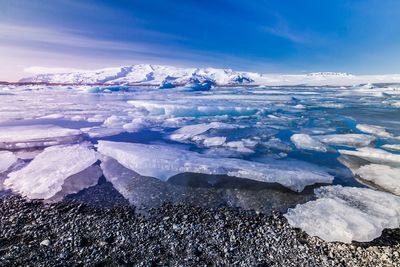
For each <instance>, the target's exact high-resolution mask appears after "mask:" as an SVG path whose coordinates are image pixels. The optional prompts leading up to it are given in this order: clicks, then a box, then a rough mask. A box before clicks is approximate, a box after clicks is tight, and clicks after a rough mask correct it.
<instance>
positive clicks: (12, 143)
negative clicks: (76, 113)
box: [0, 125, 81, 149]
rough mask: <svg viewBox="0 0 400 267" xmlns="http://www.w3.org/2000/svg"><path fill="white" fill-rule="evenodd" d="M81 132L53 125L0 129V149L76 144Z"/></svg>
mask: <svg viewBox="0 0 400 267" xmlns="http://www.w3.org/2000/svg"><path fill="white" fill-rule="evenodd" d="M80 134H81V132H80V131H79V130H74V129H66V128H62V127H59V126H54V125H30V126H9V127H0V149H17V148H30V147H41V146H51V145H59V144H66V143H73V142H76V141H77V140H78V139H79V138H80Z"/></svg>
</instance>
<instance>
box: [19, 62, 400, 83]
mask: <svg viewBox="0 0 400 267" xmlns="http://www.w3.org/2000/svg"><path fill="white" fill-rule="evenodd" d="M19 82H23V83H51V84H82V85H83V84H104V85H151V86H160V87H162V88H172V87H176V86H188V85H190V86H192V87H193V85H194V86H197V87H199V88H203V87H204V88H209V87H211V86H232V85H245V84H249V85H270V86H279V85H315V86H318V85H335V86H345V85H347V86H348V85H358V84H367V83H400V75H399V74H396V75H358V76H356V75H352V74H348V73H341V72H315V73H309V74H259V73H255V72H241V71H233V70H231V69H216V68H178V67H172V66H162V65H149V64H139V65H130V66H123V67H116V68H105V69H99V70H88V71H71V72H67V73H51V74H39V75H36V76H33V77H29V78H23V79H21V80H20V81H19Z"/></svg>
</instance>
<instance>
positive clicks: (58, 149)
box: [4, 144, 97, 199]
mask: <svg viewBox="0 0 400 267" xmlns="http://www.w3.org/2000/svg"><path fill="white" fill-rule="evenodd" d="M96 161H97V154H96V152H95V151H94V150H92V149H90V148H88V146H87V145H85V144H77V145H70V146H51V147H48V148H45V149H44V150H43V152H41V153H40V154H39V155H37V156H36V157H35V158H34V159H33V160H32V161H31V162H30V163H29V164H28V165H27V166H26V167H24V168H22V169H20V170H18V171H15V172H12V173H10V174H8V178H7V179H6V180H5V181H4V185H5V186H6V187H8V188H10V189H12V190H14V191H16V192H19V193H20V194H21V195H23V196H27V197H28V198H31V199H49V198H51V197H53V196H54V195H56V194H57V193H58V192H60V191H61V190H62V186H63V184H64V182H65V181H66V180H67V179H68V178H69V177H71V176H73V175H76V174H78V173H80V172H82V171H84V170H85V169H87V168H89V167H90V166H91V165H93V164H94V163H95V162H96ZM89 184H90V185H92V181H90V183H89Z"/></svg>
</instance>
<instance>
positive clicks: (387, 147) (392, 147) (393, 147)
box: [381, 144, 400, 151]
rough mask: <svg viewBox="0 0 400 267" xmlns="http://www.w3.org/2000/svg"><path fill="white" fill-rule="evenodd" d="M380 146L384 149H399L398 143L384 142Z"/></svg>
mask: <svg viewBox="0 0 400 267" xmlns="http://www.w3.org/2000/svg"><path fill="white" fill-rule="evenodd" d="M381 147H382V148H384V149H386V150H392V151H400V144H386V145H383V146H381Z"/></svg>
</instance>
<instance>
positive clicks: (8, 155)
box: [0, 151, 18, 173]
mask: <svg viewBox="0 0 400 267" xmlns="http://www.w3.org/2000/svg"><path fill="white" fill-rule="evenodd" d="M17 160H18V158H17V157H16V156H15V155H14V154H13V153H12V152H9V151H0V173H2V172H5V171H6V170H8V169H9V168H10V167H11V166H12V165H14V164H15V163H16V162H17Z"/></svg>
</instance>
